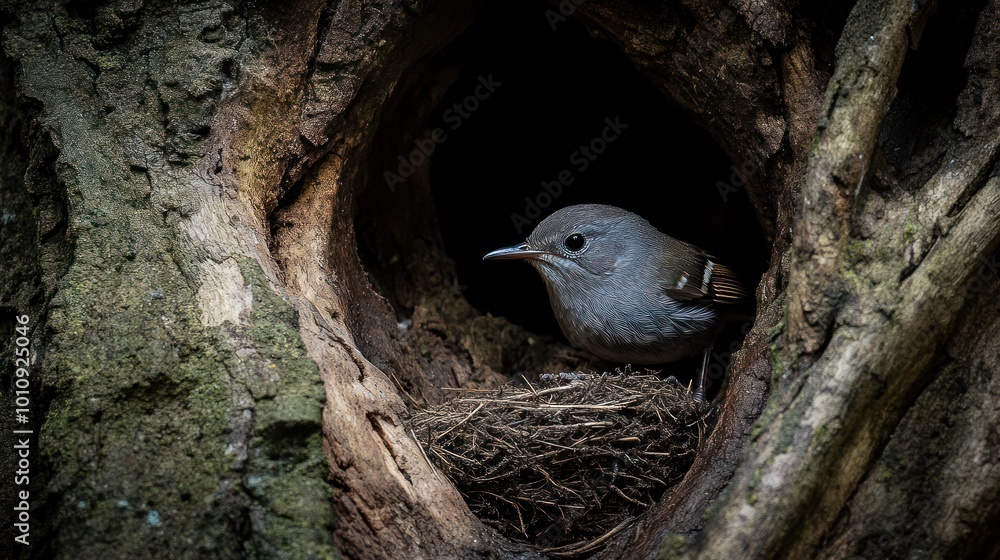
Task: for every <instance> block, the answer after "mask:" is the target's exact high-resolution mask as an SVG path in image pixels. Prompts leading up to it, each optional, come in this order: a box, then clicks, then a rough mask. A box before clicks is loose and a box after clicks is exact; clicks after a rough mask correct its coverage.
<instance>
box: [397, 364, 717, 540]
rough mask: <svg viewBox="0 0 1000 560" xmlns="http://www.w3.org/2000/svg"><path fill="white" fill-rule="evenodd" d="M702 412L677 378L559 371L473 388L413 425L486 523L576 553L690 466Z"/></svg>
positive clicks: (607, 534)
mask: <svg viewBox="0 0 1000 560" xmlns="http://www.w3.org/2000/svg"><path fill="white" fill-rule="evenodd" d="M546 377H547V378H548V380H545V379H544V378H546ZM703 415H704V410H703V407H701V406H699V404H698V403H697V402H695V401H694V400H692V399H691V396H690V393H689V392H688V391H687V390H686V389H685V388H684V387H682V386H681V385H680V384H678V383H677V381H676V380H674V379H673V378H670V379H668V380H665V381H661V380H660V379H659V378H657V377H656V376H655V375H640V374H630V373H621V372H616V373H614V374H605V375H583V374H570V375H567V374H561V375H560V376H543V381H541V382H539V383H538V384H535V385H531V384H528V386H515V385H506V386H504V387H501V388H499V389H496V390H490V391H481V392H465V393H464V394H463V395H462V396H460V397H458V398H456V399H454V400H452V401H449V402H447V403H445V404H443V405H441V406H438V407H436V408H433V409H431V410H426V411H421V412H418V413H417V414H415V415H414V417H413V429H414V432H415V434H416V436H417V440H418V441H419V442H420V443H421V445H422V446H423V448H424V450H425V452H426V454H427V457H428V458H429V459H430V460H431V461H432V462H433V463H434V464H435V465H436V466H437V468H439V469H440V470H441V471H443V472H444V473H445V474H447V475H448V477H450V478H451V480H452V481H453V482H454V483H455V485H456V486H457V487H458V489H459V490H460V491H461V492H462V493H463V495H464V496H465V498H466V501H467V503H468V504H469V507H470V508H471V509H472V511H473V512H475V513H476V514H477V515H478V516H479V517H480V519H482V520H483V521H484V522H485V523H487V524H489V525H491V526H492V527H494V528H496V529H497V530H498V531H500V532H501V533H503V534H505V535H507V536H508V537H511V538H513V539H516V540H520V541H523V542H528V543H531V544H533V545H535V546H537V547H539V548H540V549H542V551H543V552H545V553H546V554H549V555H552V556H576V555H582V554H587V553H589V552H595V551H596V550H599V549H600V548H601V547H602V546H603V544H604V543H605V542H606V541H607V540H608V539H610V537H611V536H613V535H614V534H615V533H617V532H619V531H621V530H622V529H624V528H625V527H627V526H628V524H629V523H630V522H631V521H632V520H633V519H634V518H635V517H636V516H637V515H638V514H640V513H641V512H642V511H643V510H645V509H646V508H647V507H649V506H650V505H651V504H653V503H654V502H655V501H656V500H657V499H659V497H660V496H661V495H662V494H663V491H664V490H666V489H667V488H668V487H670V486H671V485H673V484H675V483H676V482H677V481H679V480H680V479H681V477H683V476H684V472H685V471H687V469H688V467H689V466H690V465H691V461H692V460H693V458H694V453H695V450H696V449H697V446H698V442H699V440H700V438H701V435H702V432H703V430H704V427H705V423H704V419H703Z"/></svg>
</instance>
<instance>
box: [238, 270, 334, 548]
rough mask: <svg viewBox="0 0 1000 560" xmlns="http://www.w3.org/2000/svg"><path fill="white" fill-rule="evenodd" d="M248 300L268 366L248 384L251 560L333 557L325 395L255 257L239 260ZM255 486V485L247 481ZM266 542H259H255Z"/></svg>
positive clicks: (294, 320)
mask: <svg viewBox="0 0 1000 560" xmlns="http://www.w3.org/2000/svg"><path fill="white" fill-rule="evenodd" d="M237 262H238V263H239V266H240V272H241V273H242V275H243V278H244V281H245V282H246V284H247V285H248V286H250V290H251V294H252V296H253V311H252V313H251V318H252V326H251V327H250V331H249V335H250V339H251V340H252V341H253V342H254V345H255V346H256V348H257V351H258V353H259V355H260V356H261V357H262V358H264V359H266V360H268V361H270V362H271V363H269V364H267V365H266V366H264V368H265V369H266V370H271V372H270V373H272V374H269V375H265V376H262V377H261V379H263V380H264V381H258V382H256V383H254V384H253V386H252V388H251V392H252V393H253V396H254V400H255V402H256V410H257V414H256V424H255V430H254V433H255V436H254V438H253V440H252V442H251V443H252V447H253V448H254V449H256V450H257V451H256V453H255V454H254V455H253V456H252V458H251V460H250V465H249V467H248V473H247V475H246V480H247V481H248V487H250V488H251V491H252V492H253V494H254V496H255V497H256V499H257V500H258V501H259V502H260V503H261V504H262V505H264V506H265V507H264V509H263V511H260V512H257V515H258V516H259V517H260V523H258V524H257V529H258V532H259V534H260V539H259V541H260V542H258V543H257V545H256V549H253V548H251V549H250V550H249V551H248V552H249V553H250V555H251V556H257V555H261V556H262V557H270V556H273V554H274V553H275V550H274V548H275V547H276V548H277V552H278V554H279V556H281V557H285V558H317V557H323V558H334V557H338V556H339V553H338V552H337V550H336V548H334V546H333V542H332V538H331V535H332V534H333V513H332V507H331V502H332V500H333V492H332V489H331V488H330V485H329V484H327V483H326V481H325V480H324V475H325V473H326V458H325V457H324V455H323V448H322V436H323V434H322V415H323V404H324V402H325V400H326V393H325V391H324V388H323V382H322V379H321V378H320V375H319V370H318V368H317V367H316V364H315V363H314V362H313V361H312V360H311V359H309V357H308V355H307V354H306V350H305V346H304V345H303V343H302V339H301V337H300V336H299V331H298V314H297V313H296V311H295V309H294V308H293V307H292V306H291V305H290V304H289V303H288V302H286V301H285V300H284V299H282V298H281V297H280V296H278V295H277V294H275V293H274V291H273V290H272V289H271V287H270V286H269V285H268V283H267V280H266V278H265V276H264V273H263V271H262V270H261V269H260V266H259V265H258V263H257V262H256V261H254V260H252V259H249V258H245V257H240V258H238V259H237ZM250 481H252V484H251V483H250ZM261 542H262V543H264V544H260V543H261Z"/></svg>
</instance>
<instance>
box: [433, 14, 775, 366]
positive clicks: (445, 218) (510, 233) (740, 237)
mask: <svg viewBox="0 0 1000 560" xmlns="http://www.w3.org/2000/svg"><path fill="white" fill-rule="evenodd" d="M548 9H549V8H548V5H547V4H544V3H539V4H538V5H537V6H535V7H534V9H530V8H529V9H526V10H512V9H510V8H508V7H504V6H501V5H497V4H490V5H488V6H487V7H486V8H485V9H484V11H483V13H481V14H480V16H479V17H478V18H477V20H476V22H475V23H474V24H473V26H472V27H471V28H470V29H469V31H468V32H467V33H466V34H465V35H464V36H463V37H462V38H461V39H460V40H459V41H458V42H457V43H456V44H455V45H454V47H453V49H452V50H453V52H454V54H455V55H456V57H457V58H458V60H459V62H460V66H461V71H460V74H459V76H458V79H457V81H456V83H455V85H454V86H453V87H452V88H451V89H450V90H449V91H448V93H447V94H446V96H445V97H444V99H443V100H442V102H441V103H440V105H439V107H438V109H437V110H435V111H434V112H433V113H432V117H433V118H432V120H431V121H430V122H429V123H428V125H427V126H428V128H431V129H434V128H438V129H441V130H444V131H445V132H446V134H447V135H448V138H447V140H445V141H444V142H441V143H440V145H439V146H438V148H437V151H436V152H435V153H434V154H433V161H432V163H431V165H430V183H431V186H432V191H433V194H434V201H435V206H436V208H437V212H438V215H439V218H440V227H441V231H442V235H443V238H444V243H445V247H446V249H447V252H448V254H449V255H450V256H451V257H452V259H454V261H455V265H456V268H457V273H458V280H459V283H460V284H461V286H462V293H463V295H464V296H465V297H466V299H468V301H469V302H470V303H472V305H474V306H475V307H476V308H477V309H480V310H482V311H484V312H489V313H492V314H494V315H499V316H503V317H506V318H507V319H509V320H510V321H512V322H514V323H516V324H518V325H522V326H524V327H525V328H527V329H528V330H530V331H532V332H535V333H538V334H540V335H543V336H551V337H553V338H554V339H556V340H559V341H561V342H564V343H565V338H564V337H563V336H562V334H561V333H560V331H559V328H558V324H557V323H556V321H555V318H554V315H553V313H552V311H551V310H550V308H549V303H548V297H547V294H546V293H545V290H544V286H543V283H542V281H541V279H540V278H539V276H538V274H537V273H536V272H535V271H534V270H533V269H532V268H531V267H530V266H527V265H525V264H522V263H498V262H484V261H483V260H482V256H483V255H484V254H485V253H486V252H488V251H490V250H493V249H496V248H499V247H503V246H508V245H513V244H516V243H518V242H520V241H521V240H523V239H524V238H525V237H526V236H527V235H528V234H529V233H530V232H531V230H532V228H533V227H534V226H535V225H536V224H537V223H538V222H539V221H540V219H541V218H544V217H545V216H547V215H548V214H550V213H551V212H553V211H555V210H556V209H559V208H562V207H565V206H569V205H572V204H580V203H602V204H610V205H614V206H620V207H622V208H625V209H627V210H631V211H633V212H636V213H638V214H640V215H642V216H643V217H645V218H646V219H648V220H649V221H650V222H651V223H652V224H653V225H654V226H656V227H657V228H658V229H660V230H661V231H663V232H665V233H667V234H669V235H672V236H674V237H676V238H678V239H682V240H685V241H688V242H691V243H694V244H696V245H699V246H701V247H703V248H705V249H707V250H708V251H709V252H711V253H712V254H714V255H716V256H717V257H719V258H720V259H721V260H722V262H725V263H727V264H729V265H731V266H732V267H733V268H734V269H735V270H736V271H737V272H738V273H739V274H740V276H741V277H742V279H743V281H744V282H745V283H746V284H747V285H748V286H749V287H750V288H752V287H753V286H754V285H755V282H756V280H757V279H758V278H760V275H761V274H762V273H763V271H764V269H765V268H766V263H767V251H768V245H767V243H766V241H765V240H764V238H763V235H762V233H761V231H760V228H759V225H758V223H757V220H756V217H755V213H754V210H753V207H752V204H751V203H750V201H749V198H748V197H747V195H746V193H745V192H744V191H743V190H742V189H739V188H738V187H739V185H740V181H739V177H738V175H736V174H735V173H734V170H733V169H732V167H731V162H730V161H729V159H728V158H727V157H726V155H725V154H724V153H723V152H722V150H721V149H720V148H719V147H718V145H717V144H716V143H715V141H714V140H713V139H712V138H711V136H710V135H709V134H708V133H707V132H706V131H705V130H703V129H702V128H701V127H700V126H699V125H698V124H697V123H695V122H694V121H693V120H692V119H691V118H690V117H689V116H688V115H687V114H685V113H684V112H683V110H682V109H681V108H680V107H678V106H676V105H675V104H674V103H672V102H671V101H670V100H669V99H668V98H667V97H666V96H665V95H663V94H662V93H661V92H660V91H659V90H657V88H656V87H655V86H654V84H652V83H651V82H650V81H649V80H648V79H647V78H646V77H645V76H643V75H642V74H640V73H639V71H638V70H636V68H635V67H634V66H633V64H632V63H631V62H630V61H629V60H628V59H626V58H625V56H624V55H623V54H622V52H621V50H620V49H619V48H618V47H617V46H616V45H615V44H613V43H611V42H610V41H607V40H604V39H600V38H595V37H592V36H590V35H589V34H588V33H587V30H586V29H585V28H584V26H583V25H582V24H580V23H579V22H577V21H576V20H573V19H567V20H566V21H558V22H556V23H555V24H554V25H553V23H552V22H551V21H550V20H549V19H547V18H546V17H545V13H546V10H548ZM553 27H554V29H553ZM512 37H517V42H518V43H519V45H518V47H517V48H516V49H513V48H511V46H510V43H511V38H512ZM483 83H489V84H491V85H493V88H492V89H493V90H494V91H491V92H488V95H482V96H477V94H479V93H484V92H485V88H484V87H483V86H482V84H483ZM479 97H485V99H479ZM608 138H614V139H613V140H611V141H606V139H608ZM560 179H561V180H560ZM742 330H744V329H743V328H742V325H741V326H740V329H739V330H738V331H736V333H735V335H734V333H728V335H727V336H728V338H729V339H730V340H720V345H719V346H720V348H723V349H726V350H728V349H729V347H730V345H731V343H732V342H733V340H732V339H733V338H734V336H735V337H736V338H738V336H739V332H740V331H742ZM723 338H726V337H723ZM683 375H684V373H683V370H681V372H680V373H679V376H683Z"/></svg>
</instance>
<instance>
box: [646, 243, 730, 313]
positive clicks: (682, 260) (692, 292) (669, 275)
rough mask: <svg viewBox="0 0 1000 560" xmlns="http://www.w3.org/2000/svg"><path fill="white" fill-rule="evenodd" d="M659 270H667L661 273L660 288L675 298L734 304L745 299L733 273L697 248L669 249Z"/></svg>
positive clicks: (687, 300)
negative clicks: (686, 249) (687, 249)
mask: <svg viewBox="0 0 1000 560" xmlns="http://www.w3.org/2000/svg"><path fill="white" fill-rule="evenodd" d="M692 247H693V246H692ZM680 254H683V255H686V256H683V257H681V256H678V255H680ZM660 270H664V271H669V272H666V273H665V274H664V276H663V289H664V291H666V292H667V295H669V296H670V297H672V298H674V299H676V300H678V301H686V302H696V301H703V302H707V301H714V302H716V303H731V304H734V303H740V302H743V301H746V300H747V299H748V296H747V293H746V290H744V289H743V285H742V284H740V281H739V279H738V278H737V277H736V274H735V273H734V272H733V271H732V270H731V269H730V268H729V267H727V266H724V265H721V264H719V263H717V262H715V259H714V258H713V257H712V256H711V255H708V254H706V253H705V252H704V251H702V250H700V249H695V250H693V251H680V252H673V253H672V255H671V259H670V262H669V264H667V263H661V264H660Z"/></svg>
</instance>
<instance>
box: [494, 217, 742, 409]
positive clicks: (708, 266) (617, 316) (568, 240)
mask: <svg viewBox="0 0 1000 560" xmlns="http://www.w3.org/2000/svg"><path fill="white" fill-rule="evenodd" d="M483 258H484V259H526V260H527V261H528V262H529V263H530V264H531V265H532V266H534V267H535V269H536V270H538V272H539V274H541V275H542V278H543V279H544V280H545V287H546V288H547V289H548V292H549V301H550V303H551V304H552V310H553V311H554V312H555V315H556V320H557V321H558V322H559V326H560V328H561V329H562V331H563V334H565V335H566V338H567V339H569V341H570V343H572V344H573V345H574V346H577V347H580V348H583V349H585V350H587V351H588V352H590V353H592V354H594V355H596V356H597V357H599V358H602V359H605V360H608V361H611V362H617V363H631V364H642V365H651V364H663V363H667V362H673V361H676V360H679V359H681V358H684V357H686V356H691V355H695V354H697V353H698V352H702V366H701V370H700V371H699V373H698V381H697V387H696V388H695V396H696V398H698V399H699V400H703V399H704V378H705V370H706V368H707V366H708V357H709V355H710V354H711V348H712V344H713V342H714V340H715V337H716V336H717V335H718V332H719V330H720V328H721V326H722V325H723V324H724V321H725V320H726V319H727V315H729V314H731V310H732V309H736V308H738V307H740V304H746V303H747V300H748V298H747V294H746V292H745V291H744V290H743V287H742V286H741V285H740V282H739V280H738V279H737V278H736V275H735V274H733V272H732V271H731V270H730V269H729V268H726V267H725V266H722V265H721V264H719V263H718V262H716V261H715V259H714V258H713V257H712V256H710V255H709V254H708V253H706V252H705V251H704V250H702V249H701V248H699V247H696V246H694V245H691V244H689V243H685V242H683V241H678V240H676V239H674V238H672V237H670V236H668V235H665V234H663V233H661V232H660V231H659V230H657V229H656V228H654V227H653V226H652V225H650V223H649V222H647V221H646V220H644V219H643V218H642V217H640V216H638V215H636V214H633V213H632V212H628V211H626V210H622V209H621V208H616V207H614V206H606V205H602V204H579V205H576V206H569V207H567V208H563V209H562V210H559V211H557V212H555V213H553V214H552V215H550V216H549V217H547V218H545V219H544V220H542V222H541V223H540V224H538V226H537V227H536V228H535V230H534V231H532V232H531V235H529V236H528V239H526V240H525V241H524V243H521V244H520V245H515V246H513V247H506V248H503V249H498V250H496V251H493V252H491V253H489V254H488V255H486V256H485V257H483Z"/></svg>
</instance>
